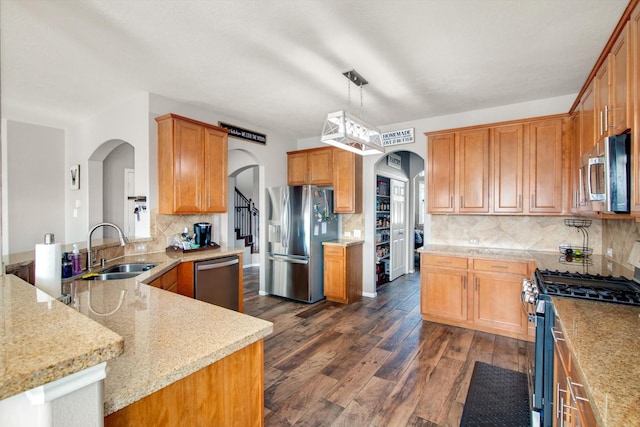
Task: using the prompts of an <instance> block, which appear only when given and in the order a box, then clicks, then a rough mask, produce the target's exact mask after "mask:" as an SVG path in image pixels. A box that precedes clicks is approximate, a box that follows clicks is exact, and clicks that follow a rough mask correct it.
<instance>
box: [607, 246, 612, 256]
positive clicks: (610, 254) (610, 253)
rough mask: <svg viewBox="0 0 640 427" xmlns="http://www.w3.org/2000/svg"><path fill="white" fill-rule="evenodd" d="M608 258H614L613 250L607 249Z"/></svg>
mask: <svg viewBox="0 0 640 427" xmlns="http://www.w3.org/2000/svg"><path fill="white" fill-rule="evenodd" d="M607 256H608V257H609V258H613V248H607Z"/></svg>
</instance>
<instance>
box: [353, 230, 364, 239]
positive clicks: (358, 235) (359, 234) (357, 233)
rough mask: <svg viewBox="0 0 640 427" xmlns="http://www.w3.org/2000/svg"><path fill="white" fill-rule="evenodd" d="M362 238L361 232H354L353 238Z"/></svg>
mask: <svg viewBox="0 0 640 427" xmlns="http://www.w3.org/2000/svg"><path fill="white" fill-rule="evenodd" d="M360 236H362V233H361V232H360V230H353V237H358V238H359V237H360Z"/></svg>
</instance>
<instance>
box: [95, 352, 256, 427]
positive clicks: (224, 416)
mask: <svg viewBox="0 0 640 427" xmlns="http://www.w3.org/2000/svg"><path fill="white" fill-rule="evenodd" d="M176 357H179V355H176ZM104 425H105V427H117V426H261V425H264V344H263V341H262V340H260V341H257V342H255V343H253V344H250V345H248V346H246V347H244V348H242V349H240V350H238V351H236V352H234V353H232V354H230V355H228V356H226V357H225V358H223V359H220V360H218V361H217V362H214V363H213V364H211V365H209V366H206V367H204V368H202V369H200V370H199V371H196V372H194V373H193V374H191V375H189V376H187V377H185V378H182V379H180V380H178V381H176V382H174V383H171V384H169V385H168V386H166V387H164V388H162V389H160V390H158V391H156V392H154V393H152V394H150V395H148V396H146V397H144V398H142V399H140V400H138V401H136V402H133V403H132V404H130V405H128V406H125V407H124V408H122V409H120V410H119V411H116V412H114V413H112V414H109V415H108V416H106V417H105V418H104Z"/></svg>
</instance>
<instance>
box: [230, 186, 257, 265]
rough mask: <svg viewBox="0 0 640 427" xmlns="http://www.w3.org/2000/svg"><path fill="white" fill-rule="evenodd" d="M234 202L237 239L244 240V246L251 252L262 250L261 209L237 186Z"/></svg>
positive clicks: (255, 252)
mask: <svg viewBox="0 0 640 427" xmlns="http://www.w3.org/2000/svg"><path fill="white" fill-rule="evenodd" d="M233 200H234V202H233V205H234V228H235V232H236V240H241V241H244V246H245V247H246V248H249V252H250V253H252V254H257V253H259V252H260V245H259V241H258V236H259V235H260V229H259V224H260V211H259V210H258V209H257V208H256V206H255V203H253V202H252V201H251V199H248V198H247V197H245V195H244V194H242V193H241V192H240V191H239V190H238V189H237V188H236V189H235V195H234V198H233Z"/></svg>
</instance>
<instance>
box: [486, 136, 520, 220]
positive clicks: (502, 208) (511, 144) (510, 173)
mask: <svg viewBox="0 0 640 427" xmlns="http://www.w3.org/2000/svg"><path fill="white" fill-rule="evenodd" d="M524 153H525V125H523V124H516V125H507V126H497V127H495V128H492V129H491V161H492V168H493V174H492V175H493V212H495V213H511V214H513V213H523V212H524V205H523V198H524V195H523V192H524Z"/></svg>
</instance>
